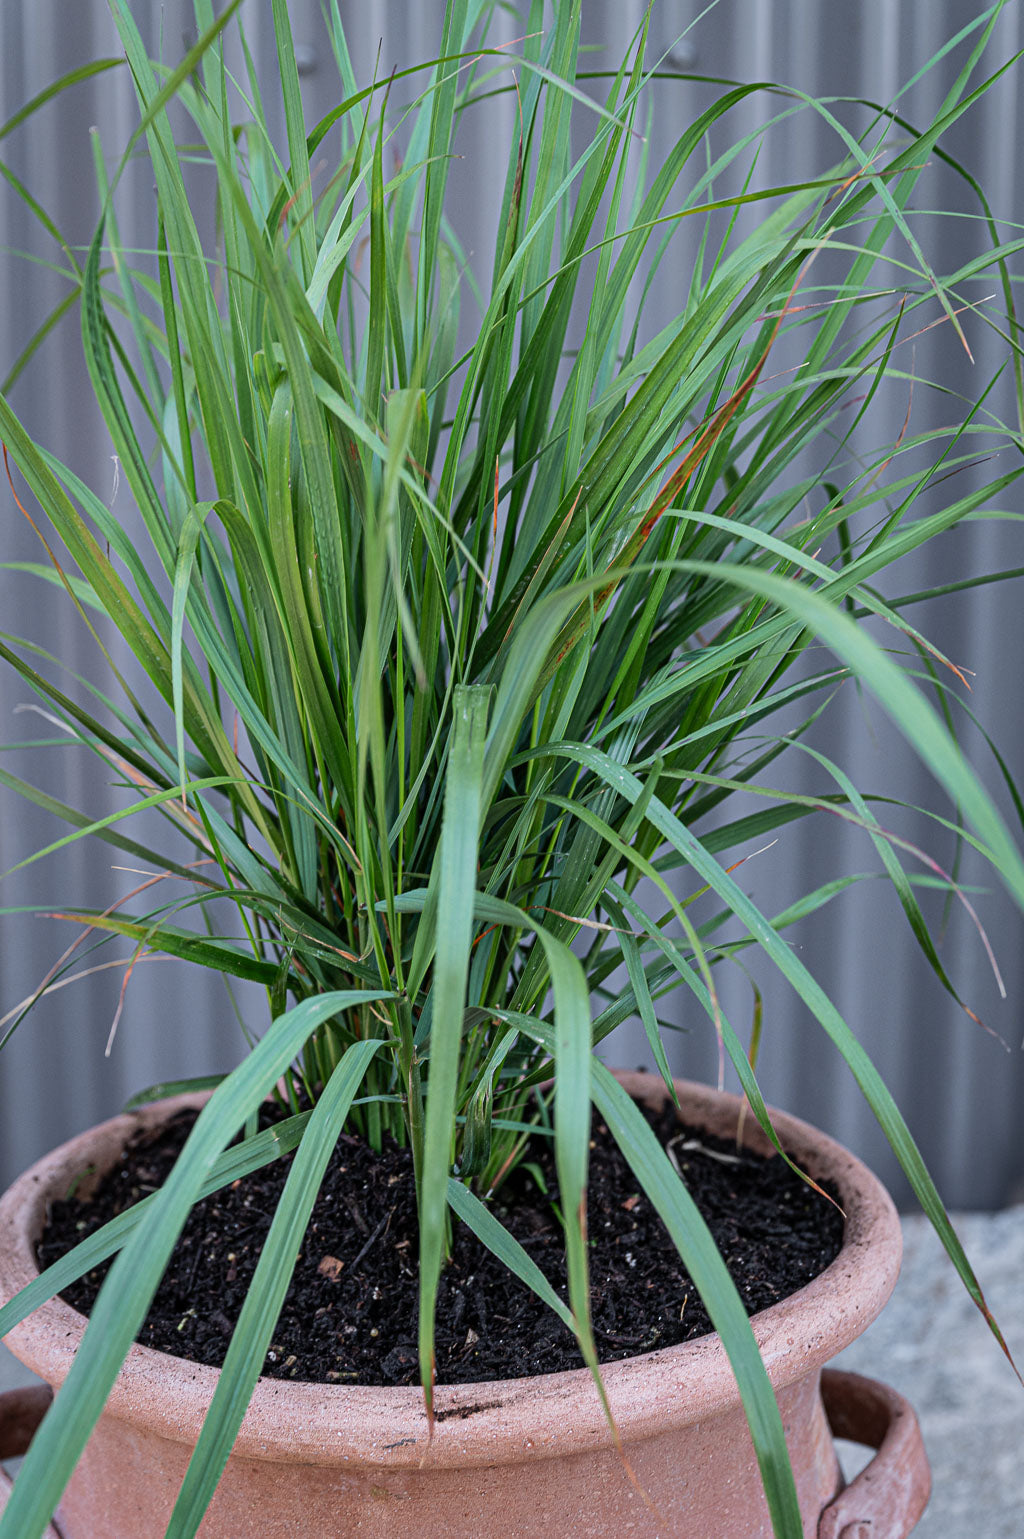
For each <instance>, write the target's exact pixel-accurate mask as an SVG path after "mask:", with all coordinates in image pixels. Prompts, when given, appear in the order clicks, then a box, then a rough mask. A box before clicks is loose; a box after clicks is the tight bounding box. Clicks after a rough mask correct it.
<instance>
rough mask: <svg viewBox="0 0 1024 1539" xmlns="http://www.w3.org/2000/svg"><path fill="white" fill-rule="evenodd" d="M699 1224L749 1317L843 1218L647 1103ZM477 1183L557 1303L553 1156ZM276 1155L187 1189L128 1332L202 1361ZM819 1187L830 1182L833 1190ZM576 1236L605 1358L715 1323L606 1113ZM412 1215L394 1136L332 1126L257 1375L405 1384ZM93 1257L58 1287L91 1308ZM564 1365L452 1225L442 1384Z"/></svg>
mask: <svg viewBox="0 0 1024 1539" xmlns="http://www.w3.org/2000/svg"><path fill="white" fill-rule="evenodd" d="M194 1117H195V1114H194V1113H192V1112H184V1113H180V1114H179V1115H178V1116H176V1117H175V1118H174V1119H173V1120H172V1121H171V1122H170V1123H168V1124H166V1125H165V1126H164V1127H162V1128H161V1129H159V1130H157V1131H156V1132H151V1133H148V1134H144V1135H141V1136H139V1137H137V1138H136V1140H135V1141H134V1142H133V1144H132V1145H130V1146H129V1148H128V1149H127V1150H126V1151H125V1154H124V1155H123V1156H122V1158H121V1160H120V1161H119V1162H118V1164H117V1165H115V1166H114V1168H113V1170H111V1171H110V1173H109V1174H108V1175H107V1176H106V1177H105V1178H104V1180H103V1181H102V1183H101V1184H100V1186H99V1188H98V1190H97V1191H96V1192H95V1193H94V1194H93V1195H92V1196H91V1197H89V1198H88V1200H85V1201H83V1200H80V1199H79V1198H77V1197H74V1196H72V1197H71V1199H70V1200H67V1201H59V1202H55V1203H53V1205H52V1212H51V1219H50V1223H49V1225H48V1227H47V1229H46V1231H45V1232H44V1234H43V1237H42V1240H41V1241H40V1243H39V1247H38V1252H39V1261H40V1265H41V1266H47V1265H49V1264H50V1263H51V1262H53V1261H55V1260H57V1259H58V1257H60V1256H62V1255H64V1254H65V1253H66V1252H67V1251H68V1250H70V1249H72V1247H73V1246H74V1245H76V1244H77V1243H78V1242H79V1241H80V1240H82V1239H84V1238H85V1236H86V1235H87V1234H89V1233H91V1232H92V1231H93V1230H94V1229H98V1228H99V1227H100V1226H101V1225H102V1224H104V1223H106V1222H107V1220H108V1219H110V1218H112V1217H114V1216H115V1215H116V1214H117V1213H120V1212H122V1211H123V1210H124V1209H125V1208H128V1207H130V1206H131V1205H132V1204H133V1203H135V1202H137V1201H138V1200H139V1199H140V1198H142V1197H144V1196H146V1195H148V1193H150V1192H151V1191H153V1190H155V1189H156V1188H157V1187H158V1186H159V1185H160V1184H161V1182H162V1181H163V1180H164V1178H165V1176H166V1175H167V1172H168V1171H169V1170H170V1168H171V1166H172V1165H173V1163H174V1160H175V1159H176V1157H177V1155H178V1153H179V1151H180V1149H181V1146H182V1144H183V1143H184V1141H185V1138H186V1136H187V1134H188V1131H189V1129H190V1127H191V1125H192V1123H193V1121H194ZM649 1120H650V1121H651V1122H652V1125H653V1126H654V1127H655V1129H656V1131H657V1132H658V1134H659V1136H660V1137H661V1139H662V1142H663V1143H665V1144H666V1145H670V1153H671V1155H672V1156H673V1158H674V1162H675V1164H676V1167H677V1169H678V1170H679V1171H680V1175H681V1177H682V1179H683V1180H685V1182H686V1184H687V1186H688V1187H689V1189H690V1191H691V1193H692V1195H693V1197H694V1198H695V1200H696V1202H697V1204H698V1205H699V1207H700V1209H701V1211H702V1212H703V1214H704V1217H705V1219H706V1220H707V1222H708V1224H709V1226H710V1228H711V1232H712V1234H713V1235H714V1237H715V1240H716V1241H717V1243H718V1246H719V1249H720V1250H721V1252H722V1255H723V1257H724V1258H725V1261H726V1263H727V1265H728V1267H729V1270H730V1272H731V1274H732V1276H733V1279H734V1281H735V1282H736V1285H737V1287H738V1289H739V1293H740V1296H741V1298H742V1299H743V1302H744V1304H745V1305H746V1307H747V1311H748V1313H750V1314H754V1313H756V1312H757V1311H758V1310H760V1309H765V1308H767V1307H768V1305H770V1304H774V1303H777V1302H778V1300H779V1299H782V1298H785V1297H786V1296H787V1295H788V1294H790V1293H793V1292H795V1291H796V1290H797V1289H798V1288H801V1287H803V1285H804V1284H805V1283H807V1282H809V1281H810V1279H811V1278H813V1277H816V1276H817V1274H818V1273H819V1272H821V1271H822V1270H823V1269H824V1268H825V1267H826V1266H827V1265H828V1264H829V1262H830V1261H832V1260H833V1258H834V1257H835V1256H836V1255H837V1253H838V1251H839V1249H840V1246H841V1244H842V1237H843V1219H842V1215H841V1214H840V1213H839V1211H838V1209H837V1208H836V1207H835V1206H834V1205H833V1204H832V1203H830V1202H828V1201H826V1200H825V1199H824V1198H822V1197H820V1196H818V1195H817V1194H816V1193H815V1192H814V1191H813V1190H812V1189H811V1188H810V1187H809V1186H808V1185H807V1184H806V1183H805V1182H803V1181H801V1180H800V1179H799V1177H797V1176H795V1175H794V1174H793V1173H792V1172H791V1171H790V1170H789V1169H788V1167H787V1166H786V1165H785V1164H784V1163H783V1161H782V1160H780V1159H777V1158H775V1159H768V1160H765V1159H762V1158H761V1157H760V1156H758V1155H755V1154H752V1153H751V1152H750V1151H748V1150H740V1151H737V1148H736V1146H735V1144H728V1143H724V1142H723V1141H722V1140H721V1139H718V1138H714V1137H712V1136H710V1135H709V1134H707V1133H704V1132H700V1131H697V1130H693V1129H690V1128H687V1127H685V1126H681V1125H680V1124H679V1123H678V1122H677V1121H676V1118H675V1114H674V1112H673V1110H672V1109H671V1107H667V1108H666V1110H665V1111H664V1112H663V1113H662V1114H660V1115H656V1114H649ZM536 1142H537V1145H538V1147H537V1148H536V1149H535V1150H531V1151H530V1152H529V1153H528V1154H527V1157H526V1159H525V1160H524V1162H523V1164H521V1165H520V1166H519V1167H518V1168H517V1169H516V1170H515V1171H514V1172H513V1173H512V1175H511V1176H510V1177H509V1179H508V1180H507V1181H506V1182H505V1183H504V1184H503V1185H502V1187H501V1188H500V1190H499V1192H498V1193H497V1195H496V1196H495V1198H494V1209H495V1212H496V1213H497V1215H498V1217H499V1218H500V1219H501V1220H502V1222H503V1223H504V1224H506V1225H507V1227H508V1228H509V1229H510V1230H511V1231H512V1233H513V1234H514V1235H515V1236H516V1238H517V1239H518V1240H519V1242H520V1243H521V1244H522V1245H523V1246H524V1247H525V1248H526V1250H527V1251H528V1253H529V1254H530V1256H531V1257H532V1258H533V1260H534V1261H535V1262H536V1263H537V1264H538V1265H539V1266H540V1267H541V1269H542V1270H543V1271H544V1272H545V1273H546V1275H547V1277H548V1278H549V1280H550V1281H551V1283H552V1285H553V1286H554V1288H555V1289H556V1291H557V1292H558V1293H559V1294H560V1296H562V1297H563V1298H566V1297H567V1296H568V1294H567V1287H566V1279H565V1264H564V1260H563V1236H562V1232H561V1229H560V1226H559V1223H558V1220H557V1217H556V1216H555V1215H554V1214H553V1212H552V1209H551V1198H550V1196H548V1195H545V1193H544V1191H543V1190H542V1188H541V1185H540V1183H539V1182H538V1180H537V1172H536V1171H533V1170H531V1169H530V1166H531V1165H533V1166H535V1167H539V1173H540V1176H541V1181H542V1182H543V1185H544V1186H546V1188H547V1191H548V1193H550V1194H551V1195H555V1196H557V1190H558V1183H557V1179H556V1177H555V1174H554V1169H553V1163H554V1162H553V1158H552V1152H551V1150H550V1147H549V1145H548V1143H547V1142H546V1141H542V1140H540V1139H537V1140H536ZM289 1159H290V1157H286V1158H284V1159H279V1160H277V1161H275V1162H274V1163H273V1164H271V1165H269V1166H266V1167H265V1168H264V1169H262V1170H259V1171H255V1172H253V1174H251V1175H249V1176H247V1177H245V1178H244V1179H243V1180H241V1181H236V1182H235V1183H234V1184H233V1185H232V1186H230V1187H228V1188H226V1189H224V1190H222V1191H220V1192H218V1193H215V1194H214V1195H213V1196H212V1197H208V1198H207V1199H205V1201H203V1202H201V1203H199V1204H198V1205H197V1206H196V1207H195V1208H194V1209H193V1210H192V1214H191V1216H190V1218H189V1220H188V1223H187V1225H186V1227H185V1229H184V1230H183V1232H182V1234H181V1237H180V1239H179V1241H178V1244H177V1247H176V1249H175V1251H174V1254H173V1255H172V1258H171V1261H170V1263H169V1264H168V1267H167V1270H166V1272H165V1274H164V1277H163V1280H162V1282H161V1284H160V1288H159V1291H158V1292H157V1294H156V1297H155V1298H154V1301H153V1304H152V1307H151V1309H150V1312H149V1315H148V1317H147V1319H146V1321H145V1324H144V1325H143V1328H142V1330H141V1331H140V1333H139V1338H138V1339H139V1340H140V1341H141V1342H143V1343H144V1344H145V1345H147V1346H150V1347H154V1348H156V1349H157V1350H159V1351H163V1352H171V1353H174V1354H175V1355H176V1356H179V1357H187V1358H190V1359H192V1360H193V1361H195V1362H200V1363H207V1364H209V1365H211V1366H213V1367H219V1366H220V1364H221V1363H222V1362H223V1360H224V1355H225V1353H226V1351H227V1347H228V1342H229V1340H230V1337H231V1332H232V1329H233V1327H234V1322H235V1320H236V1319H237V1316H238V1313H239V1311H240V1309H241V1306H242V1302H243V1300H244V1298H245V1293H246V1289H247V1287H248V1284H249V1281H250V1279H251V1277H252V1273H253V1271H254V1269H255V1266H256V1261H257V1259H258V1257H259V1253H260V1248H261V1246H262V1244H263V1241H264V1238H265V1237H266V1234H267V1231H268V1229H269V1227H270V1221H271V1218H272V1216H273V1213H274V1208H275V1206H276V1204H277V1200H278V1197H279V1196H280V1193H281V1189H282V1187H283V1185H284V1180H285V1176H286V1174H287V1167H288V1164H289ZM833 1195H835V1194H834V1193H833ZM588 1231H589V1238H590V1242H591V1308H592V1313H593V1324H594V1334H595V1337H596V1340H597V1348H598V1353H599V1355H600V1357H601V1360H602V1361H603V1362H611V1361H613V1360H614V1359H616V1358H622V1357H632V1356H635V1355H636V1354H638V1353H640V1352H647V1351H650V1350H652V1349H653V1348H655V1347H666V1346H671V1345H673V1344H675V1343H677V1342H681V1341H689V1340H691V1339H692V1338H693V1337H695V1336H702V1335H704V1334H705V1333H707V1332H708V1331H710V1330H711V1329H712V1326H711V1323H710V1321H709V1319H708V1316H707V1313H706V1312H705V1309H704V1305H703V1303H702V1302H701V1299H700V1296H699V1294H698V1293H697V1290H696V1288H695V1287H694V1285H693V1282H692V1281H691V1279H690V1276H689V1274H688V1272H687V1271H686V1268H685V1267H684V1265H683V1263H682V1261H681V1260H680V1258H679V1256H678V1254H677V1252H676V1250H675V1247H674V1246H673V1244H672V1241H671V1240H670V1238H669V1236H668V1233H667V1231H666V1230H665V1228H664V1226H663V1224H662V1223H661V1220H660V1219H659V1218H658V1216H657V1214H656V1213H655V1212H654V1210H653V1208H652V1206H651V1204H650V1202H649V1201H648V1199H647V1198H646V1197H645V1196H644V1194H643V1192H642V1190H641V1189H640V1188H639V1187H638V1185H637V1182H636V1178H635V1177H634V1176H633V1174H632V1172H631V1171H630V1169H629V1167H628V1165H627V1164H626V1162H625V1160H624V1159H623V1157H622V1155H621V1154H620V1153H619V1151H618V1148H617V1146H616V1145H615V1143H614V1141H613V1140H612V1139H611V1137H610V1136H609V1134H608V1131H607V1129H606V1128H605V1127H604V1125H603V1124H602V1123H601V1122H599V1121H597V1120H596V1119H595V1122H594V1129H593V1142H592V1146H591V1157H590V1189H589V1197H588ZM416 1255H417V1226H416V1200H415V1191H414V1187H413V1180H412V1159H411V1155H410V1154H409V1152H408V1150H405V1149H399V1148H398V1147H396V1146H395V1145H394V1144H391V1143H389V1144H387V1145H386V1147H385V1148H384V1150H383V1152H382V1153H381V1154H374V1153H373V1152H372V1151H371V1150H370V1149H369V1147H368V1146H367V1145H366V1144H365V1143H363V1142H362V1140H360V1139H358V1138H355V1137H353V1136H352V1135H350V1134H347V1133H346V1134H343V1135H342V1137H341V1140H340V1142H339V1144H338V1147H337V1149H336V1150H335V1153H334V1155H333V1157H332V1160H331V1163H330V1165H329V1167H328V1171H327V1175H326V1177H325V1180H324V1184H323V1186H322V1188H321V1191H320V1195H319V1197H318V1199H317V1203H316V1206H315V1208H314V1210H313V1214H312V1218H311V1221H310V1225H309V1228H308V1230H307V1233H306V1238H305V1241H304V1244H303V1247H302V1251H301V1254H300V1256H299V1261H298V1265H297V1266H296V1269H295V1275H294V1277H293V1279H292V1284H291V1287H290V1288H289V1291H288V1294H287V1297H286V1299H285V1302H284V1306H283V1309H282V1311H281V1316H280V1318H279V1320H278V1323H277V1326H276V1328H275V1331H274V1337H273V1342H272V1344H271V1347H270V1350H269V1351H268V1353H267V1359H266V1363H265V1365H264V1370H263V1371H264V1373H265V1374H266V1375H269V1376H273V1377H275V1378H292V1379H304V1380H314V1381H317V1382H330V1383H345V1384H414V1383H417V1382H418V1378H419V1374H418V1363H417V1351H416V1317H417V1287H418V1282H417V1262H416ZM108 1266H109V1263H105V1264H104V1265H103V1266H102V1267H98V1268H97V1269H96V1270H95V1271H92V1272H90V1273H89V1274H88V1275H87V1276H86V1277H84V1278H82V1279H81V1280H80V1281H79V1282H77V1283H75V1284H74V1286H73V1287H70V1288H68V1289H66V1290H65V1292H64V1295H63V1297H64V1298H65V1299H66V1300H67V1302H68V1303H69V1304H72V1305H73V1306H74V1307H75V1308H76V1309H78V1310H80V1311H81V1312H82V1313H84V1314H88V1313H89V1310H90V1309H91V1307H92V1305H93V1302H94V1301H95V1298H96V1295H97V1293H98V1291H99V1287H100V1284H101V1283H102V1281H103V1278H104V1276H105V1275H106V1271H107V1268H108ZM580 1366H581V1358H580V1354H579V1348H578V1346H577V1344H576V1341H575V1338H574V1337H573V1335H572V1334H571V1332H570V1331H569V1330H567V1329H566V1328H565V1327H564V1326H563V1325H562V1323H561V1321H560V1320H559V1319H558V1318H557V1317H556V1316H555V1315H554V1314H553V1313H552V1312H551V1310H549V1309H548V1308H547V1306H546V1305H544V1304H542V1303H541V1301H540V1300H539V1299H538V1298H537V1297H536V1296H535V1295H534V1294H533V1293H532V1292H530V1290H529V1289H528V1288H527V1287H526V1286H525V1285H524V1284H522V1283H520V1282H518V1280H517V1279H516V1278H514V1277H513V1276H511V1274H510V1273H508V1272H507V1271H506V1270H505V1268H504V1267H503V1266H502V1264H501V1263H500V1262H499V1261H497V1260H496V1259H495V1257H494V1256H492V1254H491V1253H490V1251H488V1250H486V1249H485V1248H484V1246H482V1245H481V1244H480V1242H479V1241H478V1240H477V1239H476V1237H475V1236H474V1235H473V1234H472V1233H471V1232H470V1231H469V1230H468V1229H467V1228H465V1227H464V1226H463V1225H462V1224H457V1225H456V1228H455V1237H454V1253H453V1257H452V1261H451V1264H450V1265H449V1266H448V1267H447V1268H446V1269H445V1272H444V1275H443V1277H442V1280H441V1289H440V1294H439V1297H438V1310H437V1378H438V1382H439V1383H441V1384H456V1383H466V1382H479V1381H482V1380H488V1379H504V1378H520V1377H526V1376H529V1375H532V1374H538V1373H552V1372H556V1371H558V1370H561V1369H567V1368H578V1367H580Z"/></svg>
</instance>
